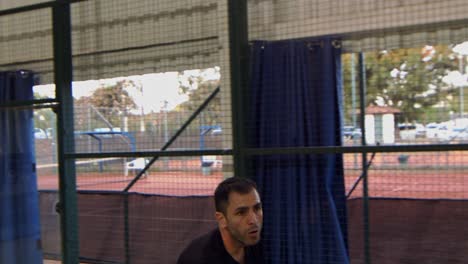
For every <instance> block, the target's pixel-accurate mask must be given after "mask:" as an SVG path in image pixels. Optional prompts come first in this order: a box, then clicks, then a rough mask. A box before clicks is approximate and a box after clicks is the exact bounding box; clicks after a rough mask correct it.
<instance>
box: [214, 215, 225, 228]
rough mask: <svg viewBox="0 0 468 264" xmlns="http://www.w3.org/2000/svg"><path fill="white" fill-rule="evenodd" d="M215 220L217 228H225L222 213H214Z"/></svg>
mask: <svg viewBox="0 0 468 264" xmlns="http://www.w3.org/2000/svg"><path fill="white" fill-rule="evenodd" d="M215 218H216V221H218V226H219V227H221V228H224V227H226V226H227V222H226V217H225V216H224V214H223V213H221V212H216V213H215Z"/></svg>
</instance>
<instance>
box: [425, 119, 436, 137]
mask: <svg viewBox="0 0 468 264" xmlns="http://www.w3.org/2000/svg"><path fill="white" fill-rule="evenodd" d="M438 131H439V124H437V123H429V124H427V125H426V138H437V132H438Z"/></svg>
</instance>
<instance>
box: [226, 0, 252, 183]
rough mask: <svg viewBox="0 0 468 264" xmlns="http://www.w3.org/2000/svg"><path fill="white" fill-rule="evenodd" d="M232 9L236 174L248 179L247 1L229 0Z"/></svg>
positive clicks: (230, 18)
mask: <svg viewBox="0 0 468 264" xmlns="http://www.w3.org/2000/svg"><path fill="white" fill-rule="evenodd" d="M228 9H229V10H228V12H229V52H230V54H229V55H230V65H231V103H232V136H233V146H232V147H233V148H232V149H233V156H234V157H233V158H234V175H236V176H239V177H247V169H246V160H245V154H244V148H245V147H246V140H245V133H246V127H245V111H244V109H245V108H244V107H245V105H244V103H243V102H244V100H243V96H244V95H245V94H247V93H248V89H247V82H248V80H247V75H248V50H249V43H248V29H247V0H228Z"/></svg>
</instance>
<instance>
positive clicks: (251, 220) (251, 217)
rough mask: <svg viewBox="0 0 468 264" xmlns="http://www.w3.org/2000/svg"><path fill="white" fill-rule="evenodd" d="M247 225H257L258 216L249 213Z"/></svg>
mask: <svg viewBox="0 0 468 264" xmlns="http://www.w3.org/2000/svg"><path fill="white" fill-rule="evenodd" d="M248 223H249V224H256V223H258V215H257V214H256V213H255V212H253V211H252V212H250V213H249V218H248Z"/></svg>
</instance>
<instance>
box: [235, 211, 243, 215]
mask: <svg viewBox="0 0 468 264" xmlns="http://www.w3.org/2000/svg"><path fill="white" fill-rule="evenodd" d="M244 214H245V211H237V213H236V215H244Z"/></svg>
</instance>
